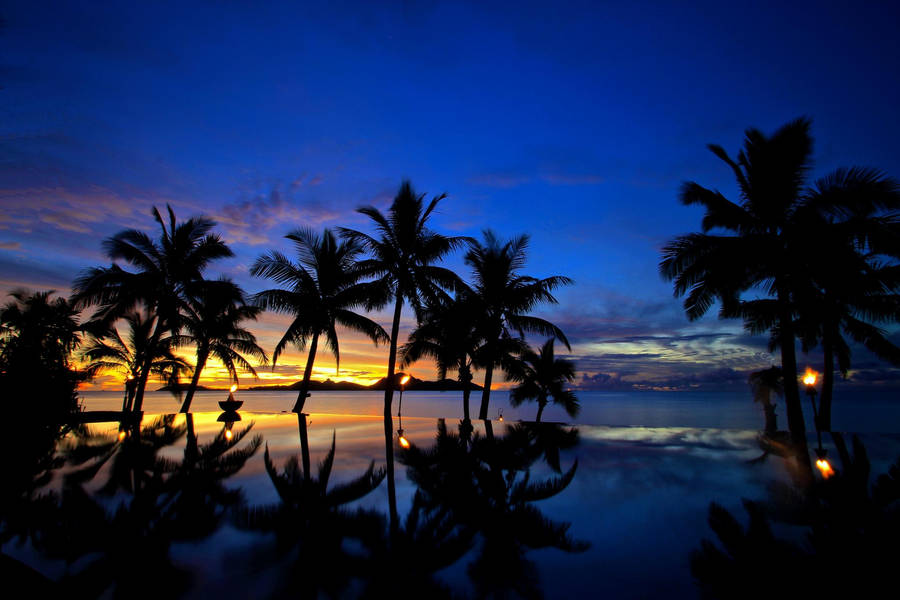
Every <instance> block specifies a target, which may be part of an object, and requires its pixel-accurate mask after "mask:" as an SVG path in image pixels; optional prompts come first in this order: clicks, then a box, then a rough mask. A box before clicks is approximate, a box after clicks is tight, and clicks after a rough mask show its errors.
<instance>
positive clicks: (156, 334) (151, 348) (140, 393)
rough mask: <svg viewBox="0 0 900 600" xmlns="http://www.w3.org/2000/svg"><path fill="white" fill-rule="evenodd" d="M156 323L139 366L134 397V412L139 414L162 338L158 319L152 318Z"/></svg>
mask: <svg viewBox="0 0 900 600" xmlns="http://www.w3.org/2000/svg"><path fill="white" fill-rule="evenodd" d="M153 318H154V320H155V321H156V322H155V324H154V327H153V335H152V336H150V343H149V344H148V345H147V356H146V358H144V364H143V365H141V373H140V375H139V376H138V383H137V392H136V393H135V395H134V407H133V410H134V412H140V411H141V410H142V409H143V408H144V388H146V387H147V379H148V378H149V377H150V368H151V367H152V366H153V355H154V354H155V353H156V345H157V344H158V343H159V338H160V337H161V336H162V330H163V328H162V326H161V323H160V320H159V317H158V316H157V317H153Z"/></svg>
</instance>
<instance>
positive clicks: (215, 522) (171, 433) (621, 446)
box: [0, 398, 900, 598]
mask: <svg viewBox="0 0 900 600" xmlns="http://www.w3.org/2000/svg"><path fill="white" fill-rule="evenodd" d="M406 400H407V399H406V398H405V399H404V406H406ZM234 418H235V417H234V416H233V415H231V416H228V417H227V418H223V417H222V416H221V415H219V413H218V412H201V413H195V414H193V415H189V416H186V415H177V416H154V415H149V414H148V415H144V416H143V418H142V420H140V421H139V422H134V423H130V424H129V423H120V422H101V423H92V424H88V425H84V426H82V427H79V428H76V429H75V430H74V431H71V432H69V433H68V434H67V435H65V436H64V437H63V438H62V439H60V440H59V441H58V442H56V443H55V444H53V443H51V444H50V445H49V446H47V445H44V444H41V443H36V442H38V441H39V440H35V439H34V436H31V435H29V436H28V437H24V436H23V438H22V439H20V440H19V441H17V442H16V444H17V447H18V448H19V451H18V452H13V451H12V450H10V449H9V447H7V448H6V449H7V451H8V452H7V454H6V456H5V457H4V459H5V461H6V464H7V467H6V469H5V474H4V475H5V479H6V481H5V482H4V483H5V484H6V485H4V491H3V503H2V506H0V532H2V538H0V540H2V541H3V546H2V551H3V554H5V555H6V556H3V557H2V558H3V573H4V581H5V582H6V585H11V584H10V583H9V582H10V581H13V580H19V581H21V580H23V579H26V580H28V581H29V582H30V585H31V587H32V589H33V590H35V592H34V594H37V595H38V597H41V595H42V594H59V595H63V594H65V595H66V596H67V597H123V598H126V597H127V598H133V597H154V598H167V597H201V596H202V597H212V596H211V595H215V596H216V597H235V598H265V597H385V596H395V597H396V596H406V597H525V598H537V597H542V596H544V597H549V598H572V597H607V598H694V597H697V596H698V589H699V588H698V583H704V584H705V585H707V586H708V588H709V589H714V590H715V589H718V590H719V594H718V595H719V597H743V596H744V594H745V592H747V591H748V589H747V586H748V585H750V586H752V585H754V582H755V583H759V582H765V579H766V577H767V576H771V577H774V576H775V575H773V574H772V573H771V571H772V569H776V570H777V568H779V567H778V565H782V566H783V565H784V564H791V565H793V566H792V567H791V568H792V569H795V574H796V569H800V568H801V567H800V566H797V565H801V564H806V563H804V562H803V561H802V560H801V559H798V558H797V557H796V556H795V557H793V558H791V559H790V561H786V560H785V559H784V557H783V556H782V557H781V558H780V559H777V558H775V557H773V555H772V549H771V548H770V547H769V546H766V544H768V543H769V542H765V543H762V545H759V544H757V545H756V546H752V545H751V547H749V549H748V548H744V549H743V551H740V550H739V551H738V552H737V555H738V557H739V558H738V559H733V557H732V559H733V560H731V562H730V563H728V564H725V563H722V562H721V560H720V559H721V557H719V556H718V555H716V554H715V553H714V552H712V553H710V551H708V552H707V554H705V555H697V554H692V553H695V552H696V551H698V550H699V549H700V548H701V544H702V540H703V539H707V540H709V541H710V542H715V545H714V546H713V548H722V547H723V546H722V541H721V540H720V539H719V538H718V537H717V535H716V534H715V533H714V532H713V531H712V530H711V529H710V526H709V524H708V518H709V507H710V503H712V502H714V503H717V504H719V505H721V506H722V507H724V508H725V509H726V510H728V511H729V512H730V513H731V514H733V515H734V517H735V518H736V520H737V523H739V524H741V525H740V526H741V527H743V526H744V525H745V524H746V523H747V521H748V519H747V512H746V511H745V509H744V508H743V507H742V499H750V500H755V501H759V502H761V503H763V504H765V505H767V506H769V508H770V509H771V510H770V511H769V513H767V514H769V515H770V516H769V522H770V523H771V527H772V528H773V531H774V532H775V534H776V535H777V536H779V539H783V540H787V541H789V542H791V543H796V544H800V546H798V548H801V550H802V552H806V553H807V555H808V554H809V553H810V552H813V550H815V549H810V548H809V546H808V543H807V542H806V541H805V540H807V535H808V531H809V527H808V526H809V520H808V519H807V520H804V518H800V517H798V514H800V515H802V514H803V513H797V512H794V513H792V516H791V518H784V517H783V513H785V510H783V509H784V506H785V498H787V497H788V496H791V497H792V498H793V497H794V496H796V497H801V496H802V497H804V498H813V499H815V498H818V497H819V496H816V495H815V494H816V493H817V492H815V490H816V489H818V488H816V487H815V486H816V485H819V484H823V483H827V482H822V481H821V477H820V476H819V475H816V476H815V479H814V480H812V481H805V482H804V481H803V479H802V477H798V471H797V468H796V467H797V462H796V460H795V459H794V458H784V457H780V456H778V452H777V446H771V445H770V446H768V448H769V449H770V450H771V449H773V448H774V449H775V450H776V451H775V452H774V453H771V454H769V455H768V456H766V457H764V458H762V459H761V460H755V459H759V458H760V457H761V456H762V454H763V452H762V450H761V446H760V443H759V441H758V432H757V431H755V430H751V429H721V428H704V427H608V426H578V427H577V428H574V427H569V426H562V425H553V424H549V425H535V424H533V423H511V422H510V420H509V419H505V421H504V422H502V423H501V422H498V421H496V420H495V421H487V422H484V421H474V422H473V424H472V425H473V428H472V430H471V431H470V430H469V429H467V428H466V427H465V424H462V423H460V421H459V420H456V419H453V420H450V419H447V420H446V421H445V420H436V419H432V418H421V417H406V416H404V418H403V421H402V429H403V434H404V437H405V438H406V439H407V440H408V441H409V442H410V449H404V448H402V447H401V446H400V441H399V436H398V431H397V430H398V429H399V428H400V427H401V424H400V423H399V422H398V420H397V419H396V418H394V419H393V420H392V421H391V422H390V423H389V424H388V427H389V431H390V436H391V437H390V443H391V447H392V448H393V449H394V451H395V457H394V461H393V467H394V471H395V478H396V493H395V497H396V499H395V502H394V504H395V506H396V509H395V510H396V515H397V516H396V518H395V519H393V520H392V518H391V512H392V510H391V508H392V506H391V505H392V502H391V497H390V494H389V487H388V481H387V478H386V476H385V467H386V466H388V462H387V460H386V454H385V423H384V421H383V420H382V419H381V418H377V417H371V416H343V415H335V414H323V413H313V414H311V415H309V416H308V417H307V418H306V420H305V421H304V420H303V419H302V418H298V417H297V416H296V415H292V414H272V413H254V412H246V411H244V412H242V413H241V414H240V421H237V422H234V421H233V419H234ZM229 420H231V422H227V421H229ZM223 421H225V422H223ZM304 423H305V427H304ZM229 431H230V434H229V433H228V432H229ZM304 431H305V437H306V438H307V440H308V447H309V451H308V454H309V459H310V460H309V462H310V470H309V472H305V469H304V466H303V463H304V461H303V452H302V446H303V444H302V442H301V440H302V436H301V433H303V432H304ZM227 435H230V436H231V437H230V439H228V438H227V437H226V436H227ZM814 437H815V436H811V437H810V443H811V444H814V443H815V442H814ZM842 441H843V442H846V444H847V446H849V447H850V450H848V455H847V456H852V457H853V458H854V459H856V460H857V462H858V463H859V464H857V465H856V470H855V471H854V470H853V469H852V468H850V467H851V466H852V465H850V466H846V465H842V464H841V462H840V461H839V460H838V454H839V452H838V450H839V449H840V448H839V447H836V446H835V445H834V444H835V442H838V444H840V442H842ZM858 441H859V443H858V444H856V445H854V444H853V443H851V437H850V436H838V437H836V438H832V437H828V436H826V438H825V440H824V442H825V449H826V450H827V452H828V456H829V457H830V458H831V460H832V462H833V463H834V464H835V466H836V467H837V468H838V469H839V470H840V471H843V472H844V474H846V473H856V474H857V475H858V474H859V473H861V472H862V471H863V469H862V466H861V464H862V463H861V462H859V461H860V460H861V455H865V456H867V460H866V465H865V466H866V468H870V469H871V472H872V474H873V475H877V474H880V473H884V472H886V471H887V470H888V467H889V466H890V464H891V462H892V461H894V460H895V459H897V457H898V455H900V436H898V435H896V434H875V433H868V434H864V435H861V436H859V438H858ZM332 447H333V448H334V450H333V453H332ZM267 455H268V458H266V457H267ZM842 476H843V475H842ZM866 476H867V482H866V483H865V484H864V485H863V486H862V488H861V489H862V490H863V491H862V492H861V493H862V494H864V495H865V497H866V498H868V491H867V490H868V489H869V488H868V486H869V483H868V473H866ZM857 479H858V478H857ZM873 479H874V477H873ZM836 480H840V481H844V480H849V479H848V478H846V477H844V479H841V477H838V478H833V479H831V480H830V482H832V483H833V482H834V481H836ZM897 484H898V486H897V489H900V474H898V479H897ZM841 489H843V488H841ZM779 490H780V492H779ZM785 490H793V492H792V494H793V495H791V494H786V493H785ZM895 493H896V497H895V498H894V500H891V501H890V502H894V504H895V505H896V504H897V503H898V502H900V493H897V492H896V491H895ZM854 501H855V500H854ZM788 504H790V503H788ZM820 504H821V503H820ZM864 504H865V506H869V507H870V505H871V502H869V501H868V500H866V503H864ZM817 505H818V504H817ZM854 506H855V505H854ZM779 507H781V508H780V509H779ZM794 508H796V503H795V505H794ZM870 508H871V507H870ZM854 510H856V509H854ZM866 510H869V509H866ZM873 510H874V509H873ZM851 512H852V511H851ZM780 513H781V515H782V516H779V514H780ZM816 514H818V513H816ZM878 514H881V513H878ZM817 518H819V517H817ZM867 519H868V517H867ZM869 521H871V519H869ZM867 522H868V521H867ZM878 523H879V524H878V525H877V528H878V529H879V530H880V531H883V532H884V531H888V532H890V531H892V530H890V527H895V528H896V515H895V517H894V520H893V521H890V520H889V521H888V524H887V525H885V524H883V523H881V522H878ZM886 527H887V529H885V528H886ZM726 529H727V528H726ZM858 529H859V528H854V531H857V530H858ZM727 537H728V536H726V538H727ZM733 538H734V532H733V531H732V532H731V539H730V540H729V541H730V542H731V543H732V544H734V543H735V542H734V539H733ZM766 539H768V538H766ZM866 539H867V538H864V537H863V538H859V536H857V537H856V538H854V543H853V544H852V545H850V546H848V548H847V553H848V554H850V555H859V556H863V555H867V554H866V548H867V546H866V544H867V543H868V542H866ZM894 539H896V538H894ZM778 548H782V546H780V545H779V546H778ZM896 548H897V547H896V543H895V542H894V543H893V545H892V546H891V549H890V550H888V551H887V554H885V553H884V551H882V550H879V551H880V552H881V554H880V556H885V557H886V560H889V561H893V562H895V561H896V558H897V549H896ZM732 549H733V548H732ZM779 551H780V550H779ZM742 552H743V553H742ZM754 552H755V554H754ZM819 552H820V553H821V552H825V550H821V549H820V550H819ZM692 556H694V568H695V572H694V575H692V570H691V564H692V562H691V557H692ZM802 556H806V555H802ZM741 557H743V558H741ZM779 560H780V562H779ZM803 560H805V559H803ZM791 561H796V563H794V562H791ZM726 562H727V561H726ZM893 562H891V564H893ZM866 564H867V565H868V564H869V563H866ZM710 565H712V568H710ZM760 565H768V566H766V567H765V569H762V570H760ZM773 565H774V566H773ZM845 566H846V565H845ZM870 566H871V565H870ZM873 568H874V567H873ZM735 569H736V571H735ZM732 571H734V572H735V573H738V575H735V574H734V573H732ZM856 571H859V568H856ZM698 573H699V574H700V575H699V577H700V579H699V580H698V579H697V578H696V577H695V575H697V574H698ZM704 573H706V575H704ZM710 573H712V575H710ZM740 573H743V576H745V577H746V576H747V573H750V574H752V577H749V578H748V581H749V582H750V583H747V582H746V581H743V582H742V579H741V577H740V576H739V575H740ZM720 574H727V578H726V583H725V584H722V582H721V581H719V582H718V583H717V580H716V578H717V577H719V575H720ZM855 576H859V577H867V575H866V574H865V573H858V574H857V575H855ZM798 577H799V575H798ZM716 585H718V586H719V587H718V588H716V587H715V586H716ZM722 585H724V586H725V587H724V589H725V590H726V592H727V591H728V590H730V591H731V592H733V594H732V595H731V596H729V594H728V593H722V589H723V587H722ZM32 595H33V594H32Z"/></svg>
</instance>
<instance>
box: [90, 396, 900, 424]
mask: <svg viewBox="0 0 900 600" xmlns="http://www.w3.org/2000/svg"><path fill="white" fill-rule="evenodd" d="M80 396H81V399H82V404H83V406H84V409H85V410H120V409H121V407H122V394H121V393H119V392H81V394H80ZM226 396H227V392H223V391H215V392H197V394H196V395H195V396H194V401H193V405H192V407H191V410H192V411H193V412H210V411H218V410H219V407H218V404H217V403H218V401H219V400H224V399H225V398H226ZM898 396H900V394H898V393H897V392H888V391H868V392H853V393H849V392H843V393H839V394H837V395H836V397H835V400H834V408H833V418H832V429H833V430H835V431H847V432H855V433H900V397H898ZM236 397H237V399H239V400H243V402H244V406H243V407H242V410H244V411H252V412H260V413H280V412H288V411H290V410H291V408H292V407H293V405H294V401H295V400H296V397H297V394H296V393H295V392H263V391H259V392H250V391H238V392H237V394H236ZM383 398H384V395H383V393H382V392H376V391H373V392H313V393H312V395H311V396H310V397H309V399H308V400H307V402H306V406H305V407H304V411H305V412H307V413H310V414H316V413H320V414H332V415H334V414H340V415H362V416H380V415H381V414H382V413H383ZM578 398H579V400H580V402H581V412H580V413H579V414H578V416H577V417H575V418H574V419H573V418H571V417H569V416H568V415H567V414H566V413H565V411H563V410H562V409H561V408H558V407H556V406H554V405H552V404H551V405H549V406H548V407H547V408H546V409H545V410H544V414H543V420H544V421H548V422H561V423H571V424H578V425H610V426H632V427H706V428H719V429H750V430H753V429H762V427H763V424H764V418H763V412H762V407H761V406H759V405H758V404H756V403H754V402H753V399H752V397H751V395H750V392H749V391H747V392H744V393H740V392H630V391H626V392H579V393H578ZM480 402H481V395H480V393H477V392H476V393H473V394H472V397H471V400H470V409H471V416H472V417H473V418H475V417H477V416H478V409H479V406H480ZM398 404H399V393H398V394H395V396H394V407H393V412H394V414H395V415H396V414H397V410H398ZM180 406H181V403H180V401H179V400H177V399H176V398H174V397H173V396H172V394H170V393H168V392H148V393H147V395H146V396H145V397H144V411H145V412H147V413H174V412H177V411H178V409H179V408H180ZM803 409H804V413H805V416H806V420H807V429H808V430H810V431H812V430H813V426H812V411H811V409H810V405H809V400H808V399H807V398H806V397H805V396H804V398H803ZM462 411H463V409H462V394H461V393H460V392H405V393H404V394H403V404H402V414H403V416H409V417H430V418H441V417H443V418H447V419H455V418H461V417H462V414H463V412H462ZM501 412H502V415H503V417H504V418H505V419H509V420H525V421H531V420H534V417H535V414H536V413H537V405H536V404H535V403H528V404H525V405H522V406H520V407H518V408H516V407H512V406H510V404H509V393H508V392H505V391H496V392H493V393H491V405H490V410H489V414H488V416H489V418H490V419H492V420H497V419H498V417H499V416H500V414H501ZM777 415H778V426H779V429H787V413H786V410H785V408H784V403H783V401H779V402H778V408H777Z"/></svg>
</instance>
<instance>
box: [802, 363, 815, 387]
mask: <svg viewBox="0 0 900 600" xmlns="http://www.w3.org/2000/svg"><path fill="white" fill-rule="evenodd" d="M817 376H818V373H816V372H815V371H813V370H812V369H810V368H809V367H807V368H806V374H805V375H803V383H805V384H806V385H816V377H817Z"/></svg>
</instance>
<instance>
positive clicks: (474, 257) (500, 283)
mask: <svg viewBox="0 0 900 600" xmlns="http://www.w3.org/2000/svg"><path fill="white" fill-rule="evenodd" d="M528 239H529V238H528V236H527V235H521V236H518V237H515V238H513V239H511V240H509V241H508V242H506V243H501V242H500V240H498V239H497V237H496V236H495V235H494V233H493V232H492V231H491V230H489V229H488V230H485V231H484V243H483V244H482V243H479V242H475V243H473V244H472V247H471V248H470V249H469V251H468V252H467V253H466V257H465V260H466V264H468V265H469V266H470V267H472V275H473V278H474V283H475V286H474V292H475V296H476V297H477V298H478V303H479V309H478V311H477V312H475V314H478V315H480V317H479V325H478V326H479V328H480V329H481V330H482V331H483V335H484V337H485V340H486V348H485V364H484V371H485V375H484V390H483V391H482V394H481V409H480V411H479V414H478V418H479V419H487V414H488V404H489V402H490V397H491V382H492V380H493V374H494V368H495V367H496V366H497V365H499V364H500V363H501V360H502V359H501V356H502V354H503V352H502V346H503V345H504V344H505V343H507V342H504V339H506V340H508V339H510V338H512V337H513V335H512V334H513V333H514V332H515V333H518V335H519V337H524V336H525V333H526V332H527V333H538V334H542V335H551V336H555V337H556V338H557V339H559V340H560V341H561V342H563V343H564V344H565V345H566V348H570V346H569V341H568V339H566V336H565V334H564V333H563V332H562V330H560V329H559V327H557V326H556V325H553V324H552V323H550V322H549V321H546V320H544V319H541V318H539V317H535V316H532V315H528V314H526V313H528V311H530V310H531V309H532V308H534V307H535V306H536V305H537V304H539V303H542V302H549V303H551V304H556V298H554V297H553V295H552V293H551V292H552V291H553V290H554V289H555V288H557V287H558V286H561V285H569V284H571V283H573V281H572V280H571V279H569V278H568V277H563V276H561V275H555V276H552V277H546V278H544V279H536V278H534V277H528V276H525V275H520V274H519V273H518V271H519V270H520V269H522V268H523V267H524V266H525V251H526V249H527V247H528Z"/></svg>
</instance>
